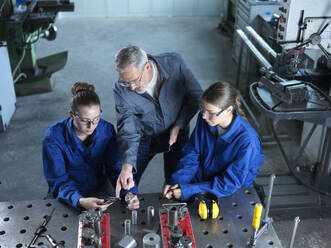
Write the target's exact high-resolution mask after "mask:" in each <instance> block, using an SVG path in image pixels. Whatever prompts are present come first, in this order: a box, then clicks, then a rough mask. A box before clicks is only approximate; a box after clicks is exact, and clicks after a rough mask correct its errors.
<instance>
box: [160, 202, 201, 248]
mask: <svg viewBox="0 0 331 248" xmlns="http://www.w3.org/2000/svg"><path fill="white" fill-rule="evenodd" d="M159 215H160V224H161V235H162V242H163V247H164V248H170V247H175V248H179V247H181V248H196V244H195V240H194V235H193V231H192V225H191V218H190V215H189V212H188V208H187V207H186V203H168V204H162V207H161V208H160V209H159Z"/></svg>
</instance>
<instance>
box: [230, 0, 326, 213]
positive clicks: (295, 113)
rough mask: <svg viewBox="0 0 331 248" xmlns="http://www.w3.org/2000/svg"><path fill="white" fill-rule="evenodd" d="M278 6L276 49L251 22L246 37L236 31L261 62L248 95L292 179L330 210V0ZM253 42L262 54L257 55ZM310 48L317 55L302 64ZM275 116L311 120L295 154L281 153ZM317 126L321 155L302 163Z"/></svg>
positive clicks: (290, 0) (305, 0) (293, 1)
mask: <svg viewBox="0 0 331 248" xmlns="http://www.w3.org/2000/svg"><path fill="white" fill-rule="evenodd" d="M279 10H280V13H281V14H280V18H279V24H278V31H277V42H278V43H279V44H280V45H281V46H282V52H281V53H276V52H275V51H274V50H273V49H272V48H271V47H270V46H269V45H268V44H267V43H266V42H265V41H264V40H263V39H262V38H261V37H260V36H259V35H258V34H257V33H256V32H255V30H254V29H253V28H252V27H249V26H248V27H246V29H245V32H246V33H248V34H249V37H251V40H250V39H249V38H248V37H247V36H246V34H245V32H243V30H241V29H237V30H236V33H237V34H238V35H239V36H240V37H241V39H242V41H243V42H244V44H245V45H246V46H247V47H248V48H249V50H250V52H251V53H252V54H253V55H254V56H255V57H256V59H257V60H258V62H259V64H260V65H261V69H260V72H261V77H260V79H259V80H258V81H257V82H254V83H253V84H251V85H250V87H249V95H250V99H251V101H252V102H253V104H254V105H255V106H256V107H257V109H258V110H259V111H260V112H261V113H262V114H263V115H264V116H265V117H266V119H267V121H268V123H269V126H270V128H271V131H272V133H273V136H274V138H275V140H276V142H277V144H278V145H279V148H280V150H281V153H282V155H283V157H284V160H285V161H286V164H287V165H288V167H289V169H290V171H291V174H292V175H293V176H294V178H295V180H296V181H297V182H298V183H299V184H300V185H305V186H306V187H308V188H309V189H311V190H313V191H315V192H317V194H318V197H317V198H318V201H316V202H314V205H315V206H316V207H317V208H319V209H320V208H321V207H323V206H324V207H327V208H328V209H330V207H331V205H330V198H329V197H326V196H331V149H330V145H331V97H330V86H331V55H330V52H331V35H330V33H331V25H330V23H331V2H330V1H328V0H321V1H318V4H314V3H313V1H310V0H287V1H284V2H283V3H282V5H281V7H280V9H279ZM253 42H254V43H255V44H257V45H254V44H253ZM257 47H260V49H262V50H263V51H264V52H265V53H266V54H267V55H266V56H263V55H262V53H261V52H260V51H259V49H258V48H257ZM309 50H310V51H309ZM311 50H313V51H314V52H313V53H315V54H317V55H318V56H316V58H314V62H315V63H314V66H313V67H312V68H306V66H305V64H304V63H303V61H304V59H305V58H306V57H307V54H312V52H311ZM310 57H312V56H311V55H310ZM279 120H300V121H303V122H305V123H307V122H309V123H312V127H311V129H310V131H309V133H308V135H307V136H306V138H305V139H304V140H303V142H302V144H301V146H300V148H299V149H298V152H297V154H294V155H289V154H288V153H286V151H285V148H284V147H283V145H282V143H281V141H280V138H279V136H278V134H277V131H276V125H277V122H278V121H279ZM317 125H322V126H323V127H325V129H326V132H325V136H324V137H320V139H322V140H323V146H322V151H321V152H320V154H321V156H320V158H318V159H317V161H315V162H314V163H311V164H308V165H307V164H302V163H301V158H302V156H303V152H304V149H305V147H306V146H307V144H308V142H309V141H310V140H311V138H312V137H313V134H314V131H315V129H316V127H317ZM257 181H258V180H257ZM296 201H297V204H299V205H300V203H298V199H296ZM301 207H302V206H301ZM293 209H294V208H293ZM305 210H307V209H305ZM295 211H296V210H295Z"/></svg>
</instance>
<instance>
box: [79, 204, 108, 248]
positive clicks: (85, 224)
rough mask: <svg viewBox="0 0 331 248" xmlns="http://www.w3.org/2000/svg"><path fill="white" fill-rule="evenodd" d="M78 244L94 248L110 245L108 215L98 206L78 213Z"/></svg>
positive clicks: (80, 246)
mask: <svg viewBox="0 0 331 248" xmlns="http://www.w3.org/2000/svg"><path fill="white" fill-rule="evenodd" d="M77 244H78V246H77V248H83V247H85V246H86V245H87V246H92V247H95V248H108V247H110V216H109V213H104V212H103V211H102V209H101V208H100V207H97V208H94V209H92V210H89V211H84V212H82V213H81V214H80V215H79V227H78V242H77Z"/></svg>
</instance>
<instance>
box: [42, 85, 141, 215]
mask: <svg viewBox="0 0 331 248" xmlns="http://www.w3.org/2000/svg"><path fill="white" fill-rule="evenodd" d="M71 92H72V98H71V101H70V106H71V109H70V111H69V117H67V118H65V119H63V120H60V121H57V122H55V123H53V124H52V125H51V126H49V127H48V128H47V130H46V132H45V134H44V137H43V145H42V147H43V164H44V174H45V178H46V181H47V183H48V186H49V191H50V193H51V194H52V197H54V198H56V199H58V200H60V201H62V202H65V203H66V204H69V205H71V206H73V207H75V208H77V209H80V210H82V209H93V208H95V207H101V208H102V210H105V209H106V208H107V207H108V206H109V204H105V203H104V199H106V198H108V197H110V196H112V195H114V188H115V187H116V181H117V178H118V175H119V174H120V172H121V163H120V156H119V152H118V149H117V144H116V133H115V130H114V127H113V125H112V124H111V123H109V122H107V121H105V120H103V119H101V114H102V111H101V104H100V100H99V97H98V95H97V94H96V93H95V90H94V86H93V85H92V84H88V83H82V82H78V83H75V84H74V85H73V86H72V89H71ZM109 182H110V183H109ZM121 193H122V194H121V195H122V196H124V195H125V194H130V195H131V197H132V200H131V203H130V204H129V206H128V207H129V208H130V209H134V208H138V207H139V200H138V198H137V196H136V193H137V188H132V189H131V190H130V192H128V191H122V192H121Z"/></svg>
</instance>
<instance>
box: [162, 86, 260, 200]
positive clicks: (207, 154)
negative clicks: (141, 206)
mask: <svg viewBox="0 0 331 248" xmlns="http://www.w3.org/2000/svg"><path fill="white" fill-rule="evenodd" d="M183 151H184V154H185V155H184V156H183V158H182V159H181V160H180V161H179V163H178V165H177V171H176V172H175V173H173V174H172V175H171V178H170V180H169V181H168V182H167V184H166V185H165V186H164V188H163V195H164V196H165V197H166V198H176V199H181V200H189V199H190V198H192V197H193V196H194V195H196V194H198V193H212V194H214V195H216V196H217V197H224V196H229V195H232V194H233V193H235V192H236V191H237V190H238V189H240V188H242V187H252V184H253V180H254V179H255V177H256V176H257V174H258V170H259V167H260V166H261V165H262V163H263V160H264V155H263V151H262V148H261V141H260V138H259V136H258V134H257V133H256V131H255V130H254V129H253V127H252V126H251V125H250V124H249V123H248V122H247V120H246V117H245V114H244V111H243V110H242V107H241V103H240V99H239V97H238V95H237V93H236V90H235V89H234V88H233V87H232V86H231V85H230V84H228V83H222V82H217V83H214V84H213V85H211V86H210V87H209V88H208V89H207V90H206V91H205V92H204V93H203V96H202V100H201V112H200V113H199V116H198V119H197V122H196V127H195V130H194V131H193V133H192V135H191V137H190V140H189V142H188V143H187V144H186V145H185V146H184V148H183Z"/></svg>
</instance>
